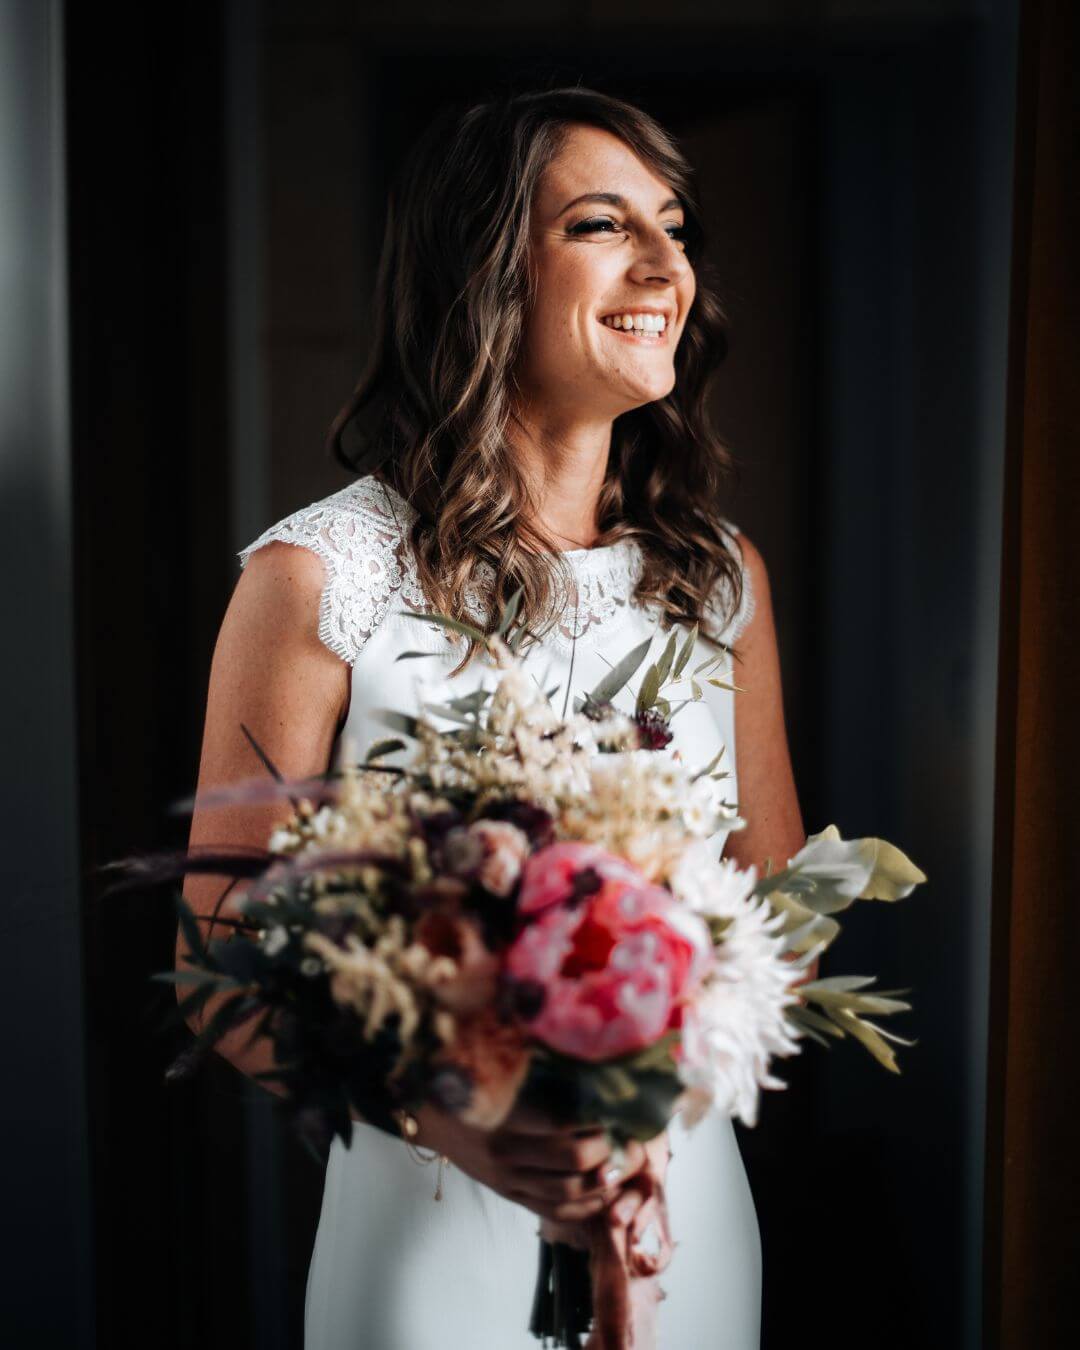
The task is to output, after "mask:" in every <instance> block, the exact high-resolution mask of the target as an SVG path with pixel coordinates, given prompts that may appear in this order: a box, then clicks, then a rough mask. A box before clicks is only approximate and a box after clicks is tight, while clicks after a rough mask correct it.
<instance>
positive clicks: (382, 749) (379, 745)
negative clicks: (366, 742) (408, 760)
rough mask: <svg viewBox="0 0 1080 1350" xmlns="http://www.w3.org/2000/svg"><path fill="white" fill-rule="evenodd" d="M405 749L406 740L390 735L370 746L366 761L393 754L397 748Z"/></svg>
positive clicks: (369, 761)
mask: <svg viewBox="0 0 1080 1350" xmlns="http://www.w3.org/2000/svg"><path fill="white" fill-rule="evenodd" d="M404 749H405V742H404V741H402V740H399V739H398V738H397V737H396V736H388V737H386V738H385V739H383V740H381V741H376V742H375V743H374V745H370V746H369V747H368V752H367V754H366V755H365V756H364V763H365V764H370V763H371V762H372V760H375V759H379V758H380V757H381V756H382V755H391V754H393V753H394V751H395V750H404Z"/></svg>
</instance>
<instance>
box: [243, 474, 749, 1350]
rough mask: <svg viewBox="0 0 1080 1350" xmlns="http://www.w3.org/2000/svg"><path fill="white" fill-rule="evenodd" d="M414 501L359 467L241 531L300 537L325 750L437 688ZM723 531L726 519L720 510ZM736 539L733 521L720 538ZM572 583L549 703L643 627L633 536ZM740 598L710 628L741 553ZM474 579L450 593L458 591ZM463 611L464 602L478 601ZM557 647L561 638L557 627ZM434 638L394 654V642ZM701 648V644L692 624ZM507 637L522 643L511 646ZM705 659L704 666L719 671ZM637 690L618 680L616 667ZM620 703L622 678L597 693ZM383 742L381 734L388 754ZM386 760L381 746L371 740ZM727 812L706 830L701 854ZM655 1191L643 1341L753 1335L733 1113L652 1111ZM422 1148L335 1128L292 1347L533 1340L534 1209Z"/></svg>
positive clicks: (711, 747) (442, 660) (682, 740)
mask: <svg viewBox="0 0 1080 1350" xmlns="http://www.w3.org/2000/svg"><path fill="white" fill-rule="evenodd" d="M413 516H414V512H413V510H412V508H411V507H410V506H409V504H408V503H407V502H406V501H405V500H404V499H403V498H402V497H401V496H400V495H399V494H397V493H396V492H394V491H393V489H390V488H388V487H386V486H384V485H383V484H382V483H381V482H379V481H378V480H377V479H375V478H374V477H372V476H370V475H368V476H366V477H363V478H358V479H357V480H355V481H354V482H353V483H351V484H349V485H348V486H347V487H345V488H343V489H342V490H341V491H339V492H336V493H334V494H332V495H331V496H329V497H326V498H325V499H323V500H322V501H320V502H317V503H315V504H314V505H312V506H309V507H306V508H304V509H302V510H300V511H297V512H294V513H293V514H292V515H290V516H288V517H286V518H285V519H284V520H282V521H280V522H279V523H278V524H276V525H274V526H272V527H271V528H270V529H268V530H267V531H266V532H265V533H264V534H262V535H260V537H259V538H258V539H257V540H255V542H254V543H252V544H250V545H249V546H248V547H247V548H246V549H244V550H243V551H242V552H241V554H240V555H239V556H240V559H241V565H243V564H245V563H246V562H247V560H248V558H249V557H250V555H251V553H252V552H253V551H254V550H255V549H257V548H259V547H261V546H262V545H264V544H266V543H269V542H270V541H272V540H283V541H285V542H287V543H290V544H297V545H301V546H303V547H305V548H308V549H311V550H313V551H314V552H315V553H316V554H317V555H318V556H319V557H320V558H322V560H323V562H324V564H325V567H326V575H327V579H326V585H325V588H324V591H323V594H322V598H321V605H320V613H319V636H320V638H321V639H322V641H323V642H325V644H326V645H327V646H328V647H329V648H330V649H331V650H332V651H334V652H335V653H337V655H339V656H340V657H341V658H342V659H343V660H345V661H347V662H348V663H349V664H350V666H351V667H352V694H351V705H350V708H349V713H348V718H347V721H346V724H345V726H344V727H343V729H342V732H341V734H340V735H339V737H338V739H337V741H336V742H335V748H334V761H333V762H334V765H335V766H337V765H338V764H339V763H340V761H341V758H342V757H343V756H344V755H345V754H346V753H349V754H351V755H352V757H354V758H355V759H360V758H362V755H363V752H364V751H365V750H366V748H367V746H368V745H369V744H370V743H371V742H372V741H374V740H378V739H382V738H384V737H386V736H388V735H390V734H392V733H391V732H390V731H388V729H387V728H386V727H385V726H384V725H383V724H382V723H380V722H379V720H378V719H377V717H376V716H375V710H377V709H379V708H395V709H399V710H401V711H409V712H416V711H418V710H419V708H418V702H417V699H418V695H419V691H418V689H417V688H416V682H417V681H422V682H423V684H424V690H423V696H424V697H425V698H430V699H437V698H438V697H439V689H440V687H442V688H444V690H445V689H448V688H450V686H449V685H447V686H440V684H439V681H440V680H444V679H445V677H446V675H447V674H448V672H449V671H450V670H451V669H452V668H453V666H454V665H455V664H456V663H457V662H458V661H459V660H460V659H461V651H462V649H461V647H460V646H459V645H456V644H455V645H453V646H451V645H450V644H449V643H448V642H447V639H446V637H445V634H444V631H443V630H442V629H441V628H439V626H438V625H436V624H431V623H425V622H423V621H422V620H418V619H414V618H410V617H406V616H404V615H402V614H401V613H400V611H401V610H403V609H405V608H409V609H424V608H426V602H425V600H424V597H423V594H422V592H421V591H420V589H419V584H418V581H417V578H416V574H415V568H414V566H413V565H411V563H410V561H409V549H408V545H407V540H406V535H407V530H408V526H409V525H410V524H411V522H412V519H413ZM728 528H729V529H730V531H731V533H732V537H733V539H734V536H735V535H736V534H737V533H738V531H737V527H736V526H734V525H732V524H730V523H729V525H728ZM735 542H736V544H737V540H735ZM563 556H564V557H565V558H566V561H567V562H568V564H569V565H570V567H571V569H572V574H573V578H574V583H575V587H576V590H577V594H578V602H577V605H576V609H575V605H574V603H573V600H572V599H571V601H570V603H569V604H568V605H567V607H566V609H565V611H564V612H565V615H566V618H565V624H563V625H562V626H561V627H560V628H559V629H558V630H557V631H552V632H551V633H550V634H548V635H547V636H546V637H545V638H544V639H543V640H542V642H540V643H537V644H535V645H534V646H533V648H532V649H531V651H530V652H529V654H528V656H527V662H526V669H531V670H532V671H534V673H535V675H536V678H537V679H538V680H541V681H542V682H543V687H544V688H545V689H547V690H550V689H551V688H552V686H553V685H558V686H559V692H558V694H557V695H555V696H554V698H553V702H554V703H555V706H556V707H559V708H561V707H562V700H563V698H564V695H565V691H566V684H567V676H568V674H569V673H570V663H571V655H572V656H573V670H572V677H571V685H572V694H571V699H572V698H573V697H574V696H575V695H579V694H581V693H584V691H586V690H588V689H591V688H592V687H593V686H594V685H595V684H596V683H597V682H598V681H599V680H600V679H601V678H602V677H603V676H604V675H605V674H606V673H607V672H608V670H609V669H610V668H611V666H612V665H614V664H615V663H616V662H617V661H618V660H619V659H620V658H621V657H622V656H623V655H625V653H626V652H628V651H629V650H630V649H631V648H632V647H634V646H635V645H637V644H638V643H640V642H641V641H642V640H643V639H644V638H645V637H646V636H648V635H649V634H650V633H651V634H654V648H653V654H657V653H658V652H659V651H660V650H661V648H662V646H663V644H664V642H666V640H667V634H661V633H660V630H659V627H658V624H657V622H656V618H655V616H654V614H653V613H652V611H651V608H649V607H645V608H643V607H640V606H638V605H636V604H632V603H629V599H630V596H631V594H632V591H633V588H634V584H635V581H636V577H637V570H636V566H637V564H638V562H639V560H640V553H639V551H638V549H637V545H636V544H634V543H633V541H629V542H628V541H622V542H620V543H616V544H612V545H609V546H607V547H604V548H595V549H574V550H570V551H568V552H567V553H565V554H564V555H563ZM743 577H744V598H743V603H742V605H741V607H740V610H739V613H738V614H737V615H736V616H735V618H734V619H733V621H732V622H731V624H730V625H729V627H728V629H727V631H726V632H724V633H723V634H722V637H723V638H724V640H725V641H733V640H734V639H735V637H737V635H738V633H739V632H741V631H742V629H743V628H744V627H745V625H746V623H747V622H748V621H749V618H750V615H751V613H752V609H753V603H754V601H753V595H752V593H751V590H750V587H749V578H748V575H747V574H746V572H745V571H744V573H743ZM476 603H477V601H476V596H475V594H474V595H473V596H471V597H470V596H467V597H466V604H467V605H469V606H470V607H471V608H474V609H475V606H476ZM477 617H478V618H479V617H480V614H479V612H478V613H477ZM575 630H576V642H575V643H574V644H573V647H574V649H573V653H572V652H571V639H572V638H573V637H574V636H575ZM418 650H420V651H430V652H434V653H438V655H435V656H432V657H429V658H425V659H422V660H421V659H416V660H408V661H402V662H398V661H396V660H395V658H396V657H397V656H398V655H399V654H400V653H402V652H404V651H418ZM699 650H700V653H701V659H704V656H705V654H706V653H707V651H711V650H713V649H712V648H711V647H707V646H706V644H705V640H704V639H700V640H699ZM523 654H524V649H523ZM721 673H722V672H721ZM485 674H486V676H487V678H488V680H489V681H490V680H491V677H492V668H491V667H490V666H483V665H481V664H479V663H478V662H474V663H473V664H471V665H470V666H468V667H466V669H465V670H464V671H463V672H462V673H461V674H460V675H459V676H458V677H456V679H455V681H453V689H454V690H455V691H456V692H463V691H467V690H468V689H472V688H474V687H476V685H477V684H478V683H479V682H480V679H481V678H482V676H483V675H485ZM632 684H633V686H634V688H635V689H636V681H633V682H632ZM704 690H705V697H704V699H703V701H701V702H699V703H689V704H686V705H685V706H684V707H683V708H682V710H681V711H680V712H679V713H678V715H677V716H675V718H674V719H673V721H672V730H673V732H674V740H673V742H672V744H671V746H670V747H669V748H670V749H672V750H674V749H676V748H678V749H681V751H682V756H683V759H684V761H686V762H687V763H690V764H701V765H704V764H706V763H708V761H709V760H710V759H711V758H712V757H713V755H715V754H716V752H717V751H718V750H719V749H720V747H721V745H724V746H726V754H725V756H724V759H723V760H722V761H721V767H722V768H723V767H726V768H727V769H728V771H729V773H730V774H731V778H730V779H728V780H725V785H726V786H727V788H728V792H727V800H728V801H731V802H735V801H737V799H738V791H737V782H736V777H735V740H734V715H733V705H732V699H733V695H732V694H731V693H730V692H729V691H728V690H723V689H717V688H715V687H714V686H712V685H706V686H704ZM616 703H617V705H618V706H623V707H626V708H627V709H628V710H629V708H631V707H632V702H631V701H630V700H629V690H627V689H624V690H623V691H622V693H621V694H620V695H619V696H618V698H617V699H616ZM400 753H401V752H399V754H400ZM388 762H393V759H392V758H391V759H389V760H388ZM725 835H726V831H725V830H722V831H720V832H718V833H717V835H716V836H715V850H716V854H717V855H719V854H720V852H721V849H722V847H723V842H724V838H725ZM669 1139H670V1142H671V1152H672V1157H671V1162H670V1167H669V1174H668V1197H669V1207H670V1214H671V1222H672V1232H673V1235H674V1238H675V1241H676V1243H677V1246H676V1249H675V1254H674V1257H673V1258H672V1261H671V1264H670V1266H669V1267H668V1269H667V1271H666V1272H665V1273H664V1275H663V1276H662V1277H661V1286H662V1288H663V1289H664V1290H665V1291H666V1294H667V1297H666V1299H665V1300H664V1301H663V1302H662V1303H661V1305H660V1314H659V1317H660V1321H659V1325H660V1335H659V1344H660V1346H661V1350H758V1347H759V1341H760V1334H759V1333H760V1305H761V1244H760V1236H759V1232H758V1224H757V1215H756V1212H755V1209H754V1204H753V1199H752V1197H751V1193H750V1188H749V1185H748V1182H747V1177H746V1173H745V1171H744V1168H743V1162H742V1158H741V1156H740V1153H739V1149H738V1145H737V1142H736V1138H735V1133H734V1130H733V1127H732V1124H731V1122H730V1121H729V1120H727V1119H719V1118H715V1117H709V1118H707V1119H705V1120H704V1121H702V1122H701V1123H700V1124H699V1125H697V1126H696V1127H695V1128H694V1129H693V1130H686V1129H685V1128H684V1127H683V1126H682V1125H681V1123H680V1122H679V1121H678V1120H676V1121H675V1122H673V1123H672V1125H671V1126H670V1127H669ZM437 1168H438V1163H437V1162H433V1163H432V1164H431V1165H430V1166H422V1165H420V1164H418V1163H417V1162H416V1161H414V1159H413V1157H412V1156H411V1154H410V1152H409V1150H408V1149H407V1148H406V1147H405V1145H404V1144H403V1143H402V1142H400V1141H398V1140H396V1139H394V1138H392V1137H391V1136H390V1135H387V1134H384V1133H383V1132H381V1131H379V1130H377V1129H375V1128H374V1127H372V1126H368V1125H361V1124H357V1125H356V1127H355V1130H354V1135H353V1142H352V1145H351V1147H350V1148H348V1149H347V1148H346V1147H345V1146H344V1145H343V1144H342V1143H341V1141H340V1140H339V1139H335V1140H334V1142H333V1146H332V1148H331V1152H330V1157H329V1163H328V1166H327V1171H326V1178H325V1185H324V1192H323V1202H322V1213H321V1216H320V1219H319V1226H318V1232H317V1235H316V1238H315V1246H314V1252H313V1255H312V1260H311V1267H310V1271H309V1275H308V1284H307V1299H306V1306H305V1340H304V1345H305V1350H538V1348H539V1346H540V1342H539V1341H538V1340H537V1339H536V1338H534V1337H533V1336H532V1335H531V1334H530V1332H529V1330H528V1323H529V1316H530V1312H531V1308H532V1299H533V1292H534V1288H535V1283H536V1273H537V1252H538V1238H537V1228H538V1224H539V1219H538V1217H537V1216H536V1215H535V1214H533V1213H532V1212H531V1211H529V1210H527V1209H525V1208H523V1207H522V1206H520V1205H517V1204H514V1203H513V1202H512V1201H510V1200H507V1199H504V1198H503V1197H502V1196H500V1195H498V1194H497V1193H496V1192H494V1191H492V1190H490V1189H489V1188H488V1187H486V1186H484V1185H482V1184H481V1183H480V1182H478V1181H475V1180H473V1179H472V1178H471V1177H469V1176H468V1175H466V1174H465V1173H463V1172H461V1171H459V1170H458V1169H457V1168H455V1167H454V1166H453V1165H451V1166H449V1167H447V1168H445V1169H444V1176H443V1198H442V1199H441V1200H440V1201H435V1200H434V1198H433V1197H434V1192H435V1185H436V1170H437Z"/></svg>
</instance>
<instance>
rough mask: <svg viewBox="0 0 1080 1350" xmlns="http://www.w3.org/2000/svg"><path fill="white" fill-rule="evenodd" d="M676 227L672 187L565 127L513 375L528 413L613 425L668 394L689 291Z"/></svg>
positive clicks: (538, 228) (620, 145) (606, 145)
mask: <svg viewBox="0 0 1080 1350" xmlns="http://www.w3.org/2000/svg"><path fill="white" fill-rule="evenodd" d="M684 224H685V216H684V212H683V208H682V206H681V205H680V203H679V202H678V201H677V200H676V197H675V193H674V192H673V190H672V188H671V185H670V184H669V183H666V182H664V180H663V179H660V178H657V177H656V176H655V175H654V173H653V171H652V170H651V169H650V168H648V167H647V166H646V165H645V164H643V163H642V161H641V160H640V159H638V157H637V156H636V155H635V154H634V152H633V151H632V150H631V149H630V148H629V146H627V145H626V144H625V143H624V142H623V141H621V140H619V138H618V137H617V136H614V135H612V134H611V132H608V131H604V130H602V129H601V128H599V127H592V126H583V125H579V126H574V127H571V128H570V130H569V132H568V134H567V138H566V141H565V143H564V145H563V147H562V149H561V151H560V152H559V154H558V156H557V157H556V158H555V159H554V160H553V161H552V162H551V164H549V165H548V167H547V169H546V171H545V172H544V174H543V176H542V178H541V180H540V183H539V185H538V187H537V190H536V194H535V198H534V201H533V212H532V233H531V240H530V243H531V248H532V257H533V264H534V267H535V269H536V274H537V289H536V301H535V305H534V307H533V310H532V313H531V314H530V315H529V318H528V321H527V324H526V330H525V335H524V343H523V348H522V354H521V360H520V363H519V366H518V382H519V385H520V387H521V389H522V392H523V394H524V396H525V398H526V400H527V402H528V403H530V404H532V403H536V404H537V406H540V407H543V406H544V405H545V404H546V405H547V406H548V407H549V408H558V410H559V415H560V416H578V415H580V416H584V417H589V418H593V417H596V416H602V417H605V418H606V417H611V418H614V417H617V416H619V414H620V413H624V412H627V411H629V410H630V409H631V408H637V407H640V406H641V405H642V404H644V403H652V402H654V401H655V400H656V399H660V398H664V397H665V395H667V394H669V393H670V392H671V390H672V387H673V386H674V384H675V347H676V345H677V344H678V341H679V338H680V337H681V335H682V331H683V328H684V327H685V324H686V316H687V314H688V313H689V310H690V305H691V303H692V301H693V299H694V291H695V289H696V282H695V278H694V269H693V267H692V266H691V264H690V262H689V260H688V259H687V257H686V254H685V251H684V245H683V243H682V239H681V236H682V227H683V226H684ZM616 317H617V318H618V320H619V323H618V326H616V325H615V320H616ZM628 319H629V320H630V321H632V324H633V326H632V327H627V326H626V325H627V321H628Z"/></svg>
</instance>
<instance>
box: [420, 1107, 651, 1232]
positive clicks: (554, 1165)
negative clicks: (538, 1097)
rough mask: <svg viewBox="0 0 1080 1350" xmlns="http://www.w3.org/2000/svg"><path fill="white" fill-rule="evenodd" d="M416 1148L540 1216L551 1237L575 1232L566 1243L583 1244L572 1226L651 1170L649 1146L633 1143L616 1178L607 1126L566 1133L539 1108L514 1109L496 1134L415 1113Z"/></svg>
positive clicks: (432, 1111) (571, 1128)
mask: <svg viewBox="0 0 1080 1350" xmlns="http://www.w3.org/2000/svg"><path fill="white" fill-rule="evenodd" d="M416 1120H417V1123H418V1125H419V1126H420V1129H419V1132H418V1133H417V1134H416V1136H415V1137H414V1139H413V1143H415V1144H419V1145H421V1147H424V1148H434V1149H437V1150H438V1151H439V1152H440V1153H443V1154H445V1155H446V1157H448V1158H449V1159H450V1161H451V1162H452V1163H453V1164H454V1165H455V1166H456V1167H459V1168H460V1169H461V1170H462V1171H463V1172H466V1173H468V1175H469V1176H471V1177H473V1178H475V1179H476V1180H477V1181H481V1182H483V1183H484V1185H485V1186H489V1187H490V1188H491V1189H492V1190H493V1191H496V1192H498V1194H499V1195H502V1196H505V1197H506V1199H508V1200H513V1201H514V1202H515V1203H516V1204H519V1205H523V1206H524V1207H525V1208H526V1209H530V1210H532V1212H533V1213H534V1214H537V1215H539V1217H540V1218H541V1220H543V1221H544V1225H545V1234H544V1235H545V1236H547V1234H548V1231H551V1232H554V1231H555V1229H554V1227H549V1226H554V1225H570V1226H571V1227H569V1228H568V1229H567V1230H566V1236H560V1238H559V1240H560V1241H566V1240H567V1239H568V1238H571V1237H576V1242H575V1245H582V1246H585V1245H587V1239H584V1238H583V1237H582V1236H581V1235H579V1234H578V1235H575V1234H574V1232H573V1229H572V1225H574V1224H575V1223H577V1222H579V1221H582V1220H586V1219H590V1218H593V1217H594V1216H595V1215H597V1214H600V1213H601V1212H602V1211H603V1209H604V1207H605V1206H606V1205H607V1204H609V1203H610V1202H611V1201H612V1200H613V1199H615V1197H616V1196H617V1195H618V1194H619V1193H620V1191H621V1190H622V1187H623V1185H624V1184H625V1182H626V1181H627V1179H629V1178H631V1177H633V1176H635V1175H636V1174H637V1173H638V1172H639V1171H640V1170H641V1169H642V1168H643V1167H644V1166H645V1165H646V1163H647V1160H648V1155H647V1153H646V1149H645V1147H644V1146H643V1145H641V1144H639V1143H636V1142H633V1141H632V1142H631V1143H630V1144H628V1145H627V1147H626V1150H625V1158H624V1161H623V1164H622V1166H621V1167H620V1168H619V1169H618V1171H617V1172H614V1173H612V1172H609V1169H610V1168H611V1166H612V1164H613V1162H615V1161H617V1160H615V1159H613V1157H612V1148H611V1145H610V1143H609V1142H608V1139H607V1135H606V1133H605V1132H604V1130H603V1129H602V1128H601V1127H600V1126H595V1127H589V1126H581V1125H566V1124H561V1123H559V1122H557V1121H556V1120H554V1119H553V1118H552V1117H550V1116H548V1115H546V1114H545V1113H544V1112H542V1111H539V1110H537V1109H534V1108H532V1107H525V1106H521V1105H520V1104H519V1105H517V1106H515V1107H514V1109H513V1110H512V1111H511V1112H510V1114H509V1115H508V1116H507V1118H506V1120H505V1121H504V1122H503V1124H502V1125H501V1126H500V1127H499V1128H498V1129H496V1130H478V1129H475V1128H473V1127H472V1126H470V1125H465V1124H463V1123H462V1121H461V1120H460V1119H459V1118H458V1117H456V1116H454V1115H453V1114H451V1113H449V1112H446V1111H443V1110H441V1109H440V1108H439V1107H436V1106H434V1105H431V1104H430V1103H429V1104H427V1105H425V1106H423V1107H421V1108H420V1110H419V1111H417V1112H416Z"/></svg>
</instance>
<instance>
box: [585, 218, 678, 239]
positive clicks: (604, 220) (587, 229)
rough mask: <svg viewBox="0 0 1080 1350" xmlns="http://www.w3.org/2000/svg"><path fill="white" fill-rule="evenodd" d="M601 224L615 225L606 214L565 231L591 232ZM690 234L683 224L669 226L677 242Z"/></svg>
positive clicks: (672, 236)
mask: <svg viewBox="0 0 1080 1350" xmlns="http://www.w3.org/2000/svg"><path fill="white" fill-rule="evenodd" d="M601 225H611V226H612V227H613V228H614V227H615V221H613V220H609V219H608V218H607V216H595V217H593V218H592V219H590V220H582V221H579V222H578V224H576V225H572V226H571V227H570V229H569V230H568V231H567V233H568V234H592V233H594V232H595V231H596V230H598V229H599V228H600V226H601ZM689 236H690V231H689V229H688V228H687V227H686V226H685V225H673V226H672V227H671V238H672V239H675V240H677V241H678V242H679V243H683V244H684V243H686V241H687V239H688V238H689Z"/></svg>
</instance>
